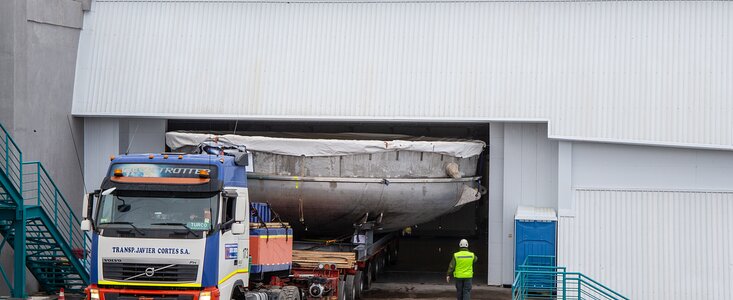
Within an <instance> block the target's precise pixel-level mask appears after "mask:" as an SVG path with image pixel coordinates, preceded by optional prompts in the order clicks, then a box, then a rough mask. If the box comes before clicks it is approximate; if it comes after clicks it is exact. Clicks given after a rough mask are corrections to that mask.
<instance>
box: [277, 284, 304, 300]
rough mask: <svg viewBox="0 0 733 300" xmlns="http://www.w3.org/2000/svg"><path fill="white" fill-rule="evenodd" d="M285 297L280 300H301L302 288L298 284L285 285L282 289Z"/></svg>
mask: <svg viewBox="0 0 733 300" xmlns="http://www.w3.org/2000/svg"><path fill="white" fill-rule="evenodd" d="M282 292H283V294H284V298H281V299H279V300H300V290H299V289H298V287H297V286H292V285H289V286H284V287H283V289H282Z"/></svg>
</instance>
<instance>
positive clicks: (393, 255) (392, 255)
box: [387, 247, 398, 266]
mask: <svg viewBox="0 0 733 300" xmlns="http://www.w3.org/2000/svg"><path fill="white" fill-rule="evenodd" d="M397 252H398V251H397V247H392V249H390V250H389V256H388V258H389V259H387V263H388V264H390V265H392V266H394V265H396V264H397Z"/></svg>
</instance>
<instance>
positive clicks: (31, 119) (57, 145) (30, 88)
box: [0, 0, 89, 295]
mask: <svg viewBox="0 0 733 300" xmlns="http://www.w3.org/2000/svg"><path fill="white" fill-rule="evenodd" d="M85 4H86V6H87V7H88V4H89V3H88V2H87V3H85ZM82 6H83V5H82V3H81V2H79V1H73V0H29V1H26V0H8V1H0V123H2V124H3V126H5V127H6V128H7V129H8V130H9V131H10V133H11V134H12V135H13V137H14V138H15V140H16V142H17V143H18V144H19V146H20V147H21V150H22V151H23V160H24V161H41V162H42V163H43V164H44V166H45V167H46V169H47V170H48V171H49V173H50V175H51V176H52V177H53V179H54V180H55V181H56V184H57V185H58V187H59V188H60V189H61V191H62V193H63V194H64V195H65V196H66V198H67V199H68V200H69V201H70V204H71V207H72V208H73V209H75V210H77V211H78V210H80V209H81V195H82V193H83V191H84V188H83V180H82V169H81V161H82V159H83V152H82V145H83V123H82V121H81V119H79V118H73V117H71V114H70V112H71V101H72V95H73V88H74V72H75V69H76V54H77V46H78V41H79V31H80V28H81V25H82V18H83V16H82ZM77 150H78V151H77ZM0 263H2V266H3V268H4V269H5V270H6V271H10V270H12V269H13V266H12V250H10V247H4V249H3V253H2V254H0ZM9 275H12V272H9ZM27 278H28V279H29V280H28V282H29V283H28V290H29V291H31V292H32V291H35V290H37V289H38V287H37V284H36V283H35V282H34V279H33V276H31V275H30V273H28V275H27ZM7 294H9V291H8V289H7V286H5V284H0V295H7Z"/></svg>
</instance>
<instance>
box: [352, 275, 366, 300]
mask: <svg viewBox="0 0 733 300" xmlns="http://www.w3.org/2000/svg"><path fill="white" fill-rule="evenodd" d="M363 277H364V273H363V272H362V271H356V274H354V299H361V291H363V290H364V278H363Z"/></svg>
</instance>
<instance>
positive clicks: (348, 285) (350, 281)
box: [339, 275, 356, 300]
mask: <svg viewBox="0 0 733 300" xmlns="http://www.w3.org/2000/svg"><path fill="white" fill-rule="evenodd" d="M343 287H344V288H343V289H341V290H340V291H339V299H344V300H355V299H356V282H355V281H354V275H346V279H345V280H344V284H343Z"/></svg>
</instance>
